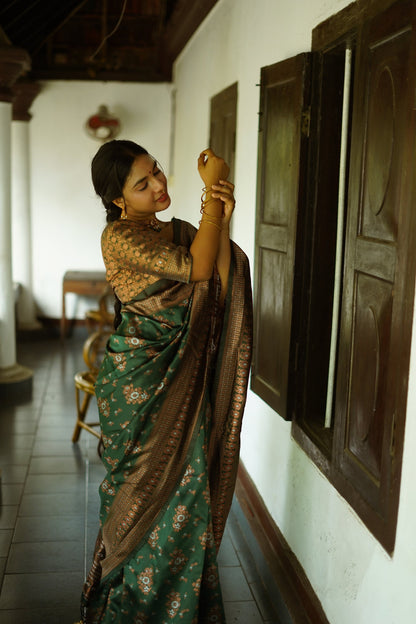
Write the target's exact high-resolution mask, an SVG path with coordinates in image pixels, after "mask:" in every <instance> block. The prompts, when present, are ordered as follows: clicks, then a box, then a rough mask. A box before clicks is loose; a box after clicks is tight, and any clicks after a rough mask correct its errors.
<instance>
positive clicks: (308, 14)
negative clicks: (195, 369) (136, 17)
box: [172, 0, 416, 624]
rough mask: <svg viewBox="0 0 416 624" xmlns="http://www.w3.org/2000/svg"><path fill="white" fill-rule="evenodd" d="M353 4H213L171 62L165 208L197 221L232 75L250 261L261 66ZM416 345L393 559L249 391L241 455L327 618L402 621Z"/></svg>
mask: <svg viewBox="0 0 416 624" xmlns="http://www.w3.org/2000/svg"><path fill="white" fill-rule="evenodd" d="M349 1H350V0H309V1H308V2H306V0H275V1H273V0H257V1H256V2H252V0H220V1H219V2H218V4H217V5H216V6H215V7H214V9H213V10H212V11H211V13H210V14H209V15H208V17H207V19H206V20H205V22H204V23H203V24H202V25H201V27H200V28H199V30H198V31H197V33H196V34H195V35H194V37H193V38H192V39H191V41H190V42H189V44H188V45H187V47H186V48H185V50H184V51H183V52H182V54H181V55H180V57H179V59H178V60H177V62H176V64H175V72H174V76H175V88H176V89H177V115H176V123H175V128H174V129H175V150H174V154H175V160H174V166H175V176H174V180H173V189H172V191H173V192H172V195H173V199H174V201H173V204H174V206H175V208H176V214H178V216H184V217H185V218H188V219H189V220H191V221H192V222H193V223H196V222H197V221H198V218H199V197H200V193H201V191H200V189H201V186H202V185H201V182H200V180H199V178H198V174H197V172H196V158H197V156H198V154H199V152H200V150H201V149H203V148H204V147H206V145H207V141H208V133H209V129H208V124H209V101H210V98H211V97H212V96H213V95H215V94H216V93H218V92H219V91H221V90H222V89H224V88H226V87H228V86H229V85H230V84H232V83H234V82H235V81H238V92H239V97H238V122H237V123H238V128H237V152H236V173H235V179H236V197H237V207H236V211H235V216H234V217H233V218H234V230H233V231H234V238H235V240H236V241H237V242H238V243H239V244H240V246H241V247H243V249H244V250H245V251H246V252H247V254H248V255H249V257H250V258H251V259H252V258H253V249H254V225H255V197H256V167H257V164H256V162H257V121H258V118H257V111H258V106H259V90H258V87H256V83H258V82H259V78H260V68H261V67H262V66H265V65H269V64H272V63H275V62H277V61H279V60H282V59H284V58H287V57H290V56H293V55H295V54H297V53H300V52H304V51H306V50H309V49H310V38H311V31H312V29H313V27H314V26H316V25H317V24H318V23H319V22H321V21H322V20H324V19H326V18H327V17H329V16H330V15H332V14H334V13H336V12H337V11H339V10H341V9H342V8H343V7H344V6H346V5H347V4H349ZM415 358H416V346H415V344H413V349H412V362H411V373H410V390H409V406H408V411H407V430H406V445H405V452H404V457H403V477H402V494H401V502H400V510H399V521H398V527H397V540H396V548H395V553H394V556H393V557H392V558H390V557H389V556H388V555H387V554H386V553H385V551H384V550H383V549H382V548H381V546H380V545H379V544H378V542H377V541H376V540H375V539H374V538H373V537H372V536H371V534H370V533H369V532H368V530H367V529H366V528H365V527H364V525H363V524H362V523H361V521H360V520H359V518H358V517H357V516H356V514H355V513H354V512H353V511H352V510H351V508H350V507H349V506H348V504H347V503H346V502H345V501H344V499H342V498H341V497H340V495H339V494H338V493H337V492H336V491H335V489H334V488H333V487H332V486H331V485H330V484H329V482H328V481H327V480H326V479H325V478H324V477H323V475H322V474H321V473H320V472H319V470H318V469H317V468H316V467H315V466H314V464H313V463H312V462H311V461H310V460H309V459H308V457H307V456H306V455H305V453H304V452H303V451H302V450H301V449H300V448H299V446H298V445H297V444H296V443H295V442H294V441H293V439H292V438H291V431H290V423H286V422H284V421H283V420H282V419H281V418H280V417H279V416H278V415H277V414H276V413H274V412H273V411H272V410H271V409H270V408H269V407H267V406H266V405H265V404H264V403H263V402H262V401H261V400H260V399H259V398H258V397H257V396H256V395H254V394H253V393H251V392H250V393H249V397H248V403H247V409H246V413H245V417H244V426H243V436H242V459H243V461H244V463H245V466H246V467H247V469H248V470H249V472H250V474H251V476H252V478H253V479H254V481H255V483H256V486H257V488H258V489H259V491H260V493H261V495H262V496H263V498H264V500H265V502H266V504H267V507H268V509H269V510H270V512H271V514H272V516H273V518H274V519H275V521H276V523H277V525H278V526H279V528H280V529H281V530H282V532H283V534H284V536H285V538H286V539H287V541H288V543H289V545H290V547H291V548H292V550H293V551H294V553H295V554H296V556H297V557H298V559H299V561H300V563H301V564H302V566H303V568H304V570H305V572H306V574H307V575H308V577H309V579H310V581H311V583H312V586H313V587H314V589H315V591H316V593H317V595H318V597H319V599H320V600H321V602H322V605H323V607H324V609H325V611H326V613H327V616H328V619H329V620H330V622H331V624H351V622H355V623H356V624H361V623H362V624H364V623H365V624H410V623H411V622H412V623H413V622H414V621H415V612H416V597H415V592H414V588H413V585H414V578H415V577H416V549H415V548H414V546H413V544H414V527H415V526H416V493H415V488H414V487H413V483H412V479H413V480H414V477H413V475H414V474H415V472H416V424H415V422H414V418H413V414H414V412H415V408H416V360H415Z"/></svg>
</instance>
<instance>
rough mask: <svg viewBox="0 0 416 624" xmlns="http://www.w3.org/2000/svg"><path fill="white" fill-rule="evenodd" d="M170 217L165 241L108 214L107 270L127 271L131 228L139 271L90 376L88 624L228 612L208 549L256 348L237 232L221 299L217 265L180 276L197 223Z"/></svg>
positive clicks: (203, 622)
mask: <svg viewBox="0 0 416 624" xmlns="http://www.w3.org/2000/svg"><path fill="white" fill-rule="evenodd" d="M117 227H119V228H120V232H117ZM123 227H124V230H123V231H122V232H121V228H123ZM173 228H174V243H166V242H160V241H159V239H157V238H156V237H154V236H153V234H152V233H143V232H141V233H136V232H134V231H132V230H134V228H131V229H130V230H128V229H127V228H126V226H115V227H114V228H113V229H112V230H111V236H107V241H108V240H110V242H111V244H110V247H111V252H112V255H111V258H109V257H107V258H106V255H105V253H104V247H105V245H106V241H105V240H104V242H103V253H104V258H105V261H106V266H107V272H108V274H109V273H110V280H111V281H112V282H113V283H115V282H116V281H117V279H118V280H119V282H120V283H122V280H123V276H122V275H120V272H119V271H118V270H117V266H119V265H118V264H117V254H116V253H115V250H116V251H117V250H118V249H121V250H123V249H124V250H125V249H126V246H125V243H126V238H127V239H128V245H129V248H131V247H133V248H136V249H137V248H138V247H139V248H140V263H141V265H140V267H138V268H137V271H138V272H140V273H141V276H140V279H141V281H140V285H139V288H140V290H139V292H137V293H135V292H134V279H133V281H130V282H129V288H130V291H129V295H131V294H133V295H134V296H133V297H132V298H131V299H130V300H129V301H126V302H125V303H124V304H123V308H122V322H121V324H120V325H119V327H118V328H117V330H116V332H115V333H114V334H113V335H112V336H111V338H110V340H109V342H108V345H107V351H106V356H105V358H104V361H103V364H102V367H101V369H100V373H99V377H98V380H97V384H96V396H97V402H98V407H99V412H100V423H101V431H102V438H103V443H104V453H103V456H102V459H103V463H104V465H105V467H106V470H107V474H106V477H105V479H104V481H103V482H102V484H101V486H100V498H101V512H100V531H99V535H98V538H97V542H96V547H95V554H94V561H93V564H92V568H91V571H90V573H89V575H88V578H87V580H86V582H85V585H84V591H83V596H82V617H83V622H85V623H88V624H98V623H100V624H109V623H110V622H112V623H117V624H168V623H176V622H181V623H182V624H208V623H222V624H224V623H225V616H224V611H223V604H222V597H221V589H220V584H219V578H218V567H217V561H216V553H217V550H218V548H219V545H220V542H221V538H222V534H223V531H224V526H225V522H226V519H227V515H228V511H229V508H230V505H231V500H232V496H233V491H234V485H235V479H236V473H237V467H238V458H239V436H240V428H241V419H242V413H243V408H244V404H245V397H246V388H247V380H248V374H249V369H250V361H251V333H252V327H251V325H252V308H251V287H250V277H249V268H248V261H247V259H246V257H245V255H244V253H243V252H242V251H241V250H240V249H239V248H238V247H237V246H236V245H234V244H233V246H232V264H231V269H230V279H229V287H228V293H227V297H226V302H225V306H224V308H220V306H219V305H218V293H219V288H218V286H219V282H218V280H219V278H218V276H214V277H213V279H212V280H210V281H207V282H199V283H188V279H189V274H190V269H189V256H188V255H187V253H188V252H187V250H188V249H189V245H190V242H191V241H192V237H193V235H194V232H195V230H194V228H193V227H192V226H191V225H189V224H187V223H186V222H182V221H179V220H176V219H175V220H173ZM135 257H136V258H137V256H135ZM126 262H127V265H128V270H129V271H130V272H131V275H134V269H135V265H134V263H135V258H134V257H133V258H128V259H127V261H126V258H125V255H123V253H121V255H120V260H119V263H120V266H121V264H122V263H124V265H125V264H126ZM124 265H123V266H124ZM109 267H110V271H109ZM111 278H112V279H111ZM143 278H144V281H143ZM175 278H176V279H175ZM124 281H125V282H127V281H128V280H127V279H126V276H124ZM120 298H121V297H120Z"/></svg>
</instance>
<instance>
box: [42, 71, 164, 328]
mask: <svg viewBox="0 0 416 624" xmlns="http://www.w3.org/2000/svg"><path fill="white" fill-rule="evenodd" d="M100 104H106V105H107V106H108V108H109V110H110V111H111V112H113V113H114V114H116V115H117V116H118V117H119V118H120V119H121V124H122V131H121V134H120V135H119V137H118V138H123V139H132V140H134V141H136V142H138V143H140V144H142V145H143V146H144V147H146V149H148V150H149V151H150V152H151V153H153V154H155V156H156V157H157V158H158V160H159V161H160V162H161V163H162V164H163V165H166V167H168V166H169V162H168V160H169V135H170V127H171V120H170V111H171V85H168V84H129V83H116V82H107V83H96V82H77V81H74V82H64V81H62V82H61V81H50V82H45V83H43V84H42V91H41V93H40V94H39V95H38V97H37V98H36V100H35V101H34V103H33V105H32V108H31V113H32V114H33V118H32V120H31V122H30V145H31V154H30V159H31V189H32V190H31V201H32V224H33V226H32V227H33V287H34V296H35V301H36V303H37V306H38V308H39V310H40V313H41V314H42V315H43V316H47V317H54V318H59V317H60V316H61V297H62V277H63V274H64V273H65V271H66V270H69V269H75V270H77V269H83V270H97V269H98V270H102V269H103V268H104V266H103V263H102V259H101V251H100V235H101V231H102V229H103V227H104V225H105V214H104V208H103V207H102V204H101V202H100V201H99V200H98V198H97V197H96V196H95V193H94V190H93V188H92V184H91V178H90V163H91V159H92V157H93V156H94V154H95V152H96V151H97V149H98V148H99V147H100V142H99V141H96V140H94V139H93V138H91V137H90V136H89V135H88V134H87V133H86V131H85V130H84V127H83V126H84V123H85V121H86V120H87V118H88V117H89V116H90V115H92V114H93V113H95V112H96V111H97V108H98V106H99V105H100ZM75 305H77V307H76V315H77V316H78V317H81V318H82V317H83V314H84V311H85V308H86V307H90V306H91V302H88V301H80V300H79V299H78V298H77V297H76V296H75V295H67V313H71V314H72V312H73V311H75Z"/></svg>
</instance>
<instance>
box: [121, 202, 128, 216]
mask: <svg viewBox="0 0 416 624" xmlns="http://www.w3.org/2000/svg"><path fill="white" fill-rule="evenodd" d="M120 219H127V212H126V204H123V207H122V209H121V215H120Z"/></svg>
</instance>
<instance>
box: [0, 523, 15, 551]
mask: <svg viewBox="0 0 416 624" xmlns="http://www.w3.org/2000/svg"><path fill="white" fill-rule="evenodd" d="M12 536H13V529H0V557H7V555H8V553H9V548H10V544H11V542H12Z"/></svg>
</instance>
